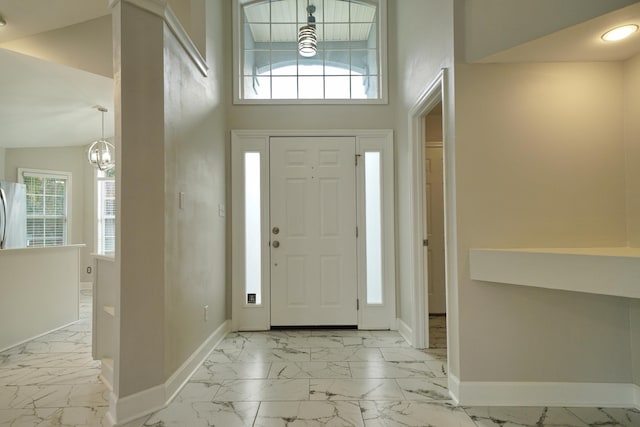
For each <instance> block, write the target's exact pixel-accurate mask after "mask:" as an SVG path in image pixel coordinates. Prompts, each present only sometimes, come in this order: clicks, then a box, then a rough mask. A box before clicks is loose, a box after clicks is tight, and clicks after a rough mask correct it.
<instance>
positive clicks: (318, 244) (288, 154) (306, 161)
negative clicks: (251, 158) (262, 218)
mask: <svg viewBox="0 0 640 427" xmlns="http://www.w3.org/2000/svg"><path fill="white" fill-rule="evenodd" d="M269 157H270V194H271V200H270V217H271V228H270V230H269V232H270V233H271V234H270V241H271V249H270V251H271V325H273V326H293V325H297V326H302V325H357V323H358V313H357V308H356V304H357V295H358V292H357V277H356V271H357V262H356V174H355V138H353V137H281V138H270V156H269Z"/></svg>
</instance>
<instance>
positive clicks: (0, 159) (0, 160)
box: [0, 147, 7, 181]
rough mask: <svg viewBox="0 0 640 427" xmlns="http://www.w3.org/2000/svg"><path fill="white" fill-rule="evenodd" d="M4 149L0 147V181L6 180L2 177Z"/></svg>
mask: <svg viewBox="0 0 640 427" xmlns="http://www.w3.org/2000/svg"><path fill="white" fill-rule="evenodd" d="M6 151H7V150H6V149H5V148H2V147H0V181H6V179H5V177H4V159H5V155H6Z"/></svg>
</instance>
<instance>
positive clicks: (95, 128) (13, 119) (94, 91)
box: [0, 49, 113, 148]
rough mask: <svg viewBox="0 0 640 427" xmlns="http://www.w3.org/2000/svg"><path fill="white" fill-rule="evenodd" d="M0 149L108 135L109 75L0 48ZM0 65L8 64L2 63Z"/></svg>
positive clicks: (61, 143) (81, 142)
mask: <svg viewBox="0 0 640 427" xmlns="http://www.w3.org/2000/svg"><path fill="white" fill-rule="evenodd" d="M0 63H1V64H3V66H2V79H0V93H2V101H1V102H0V147H4V148H16V147H55V146H70V145H85V144H89V143H90V142H92V141H93V140H95V139H97V138H99V137H100V136H101V117H100V113H99V112H98V111H97V110H96V109H95V108H93V107H94V106H95V105H102V106H104V107H106V108H108V109H109V112H108V113H107V114H105V136H106V137H111V136H112V135H113V79H110V78H108V77H104V76H99V75H97V74H91V73H87V72H85V71H82V70H78V69H76V68H70V67H66V66H64V65H60V64H54V63H51V62H47V61H43V60H41V59H37V58H33V57H31V56H26V55H22V54H20V53H16V52H12V51H8V50H5V49H0ZM5 64H10V65H9V66H5Z"/></svg>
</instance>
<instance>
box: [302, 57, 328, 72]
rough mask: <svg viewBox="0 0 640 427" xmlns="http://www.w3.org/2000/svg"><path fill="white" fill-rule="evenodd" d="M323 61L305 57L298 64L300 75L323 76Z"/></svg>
mask: <svg viewBox="0 0 640 427" xmlns="http://www.w3.org/2000/svg"><path fill="white" fill-rule="evenodd" d="M322 74H323V73H322V61H321V60H320V61H319V60H316V59H313V60H311V59H309V58H304V59H301V60H300V64H299V65H298V75H300V76H322Z"/></svg>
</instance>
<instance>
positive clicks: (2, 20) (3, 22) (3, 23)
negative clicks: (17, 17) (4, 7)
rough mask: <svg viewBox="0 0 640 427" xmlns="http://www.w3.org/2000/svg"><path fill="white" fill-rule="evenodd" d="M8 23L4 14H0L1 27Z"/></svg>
mask: <svg viewBox="0 0 640 427" xmlns="http://www.w3.org/2000/svg"><path fill="white" fill-rule="evenodd" d="M5 25H7V21H5V20H4V16H2V15H0V27H4V26H5Z"/></svg>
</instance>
